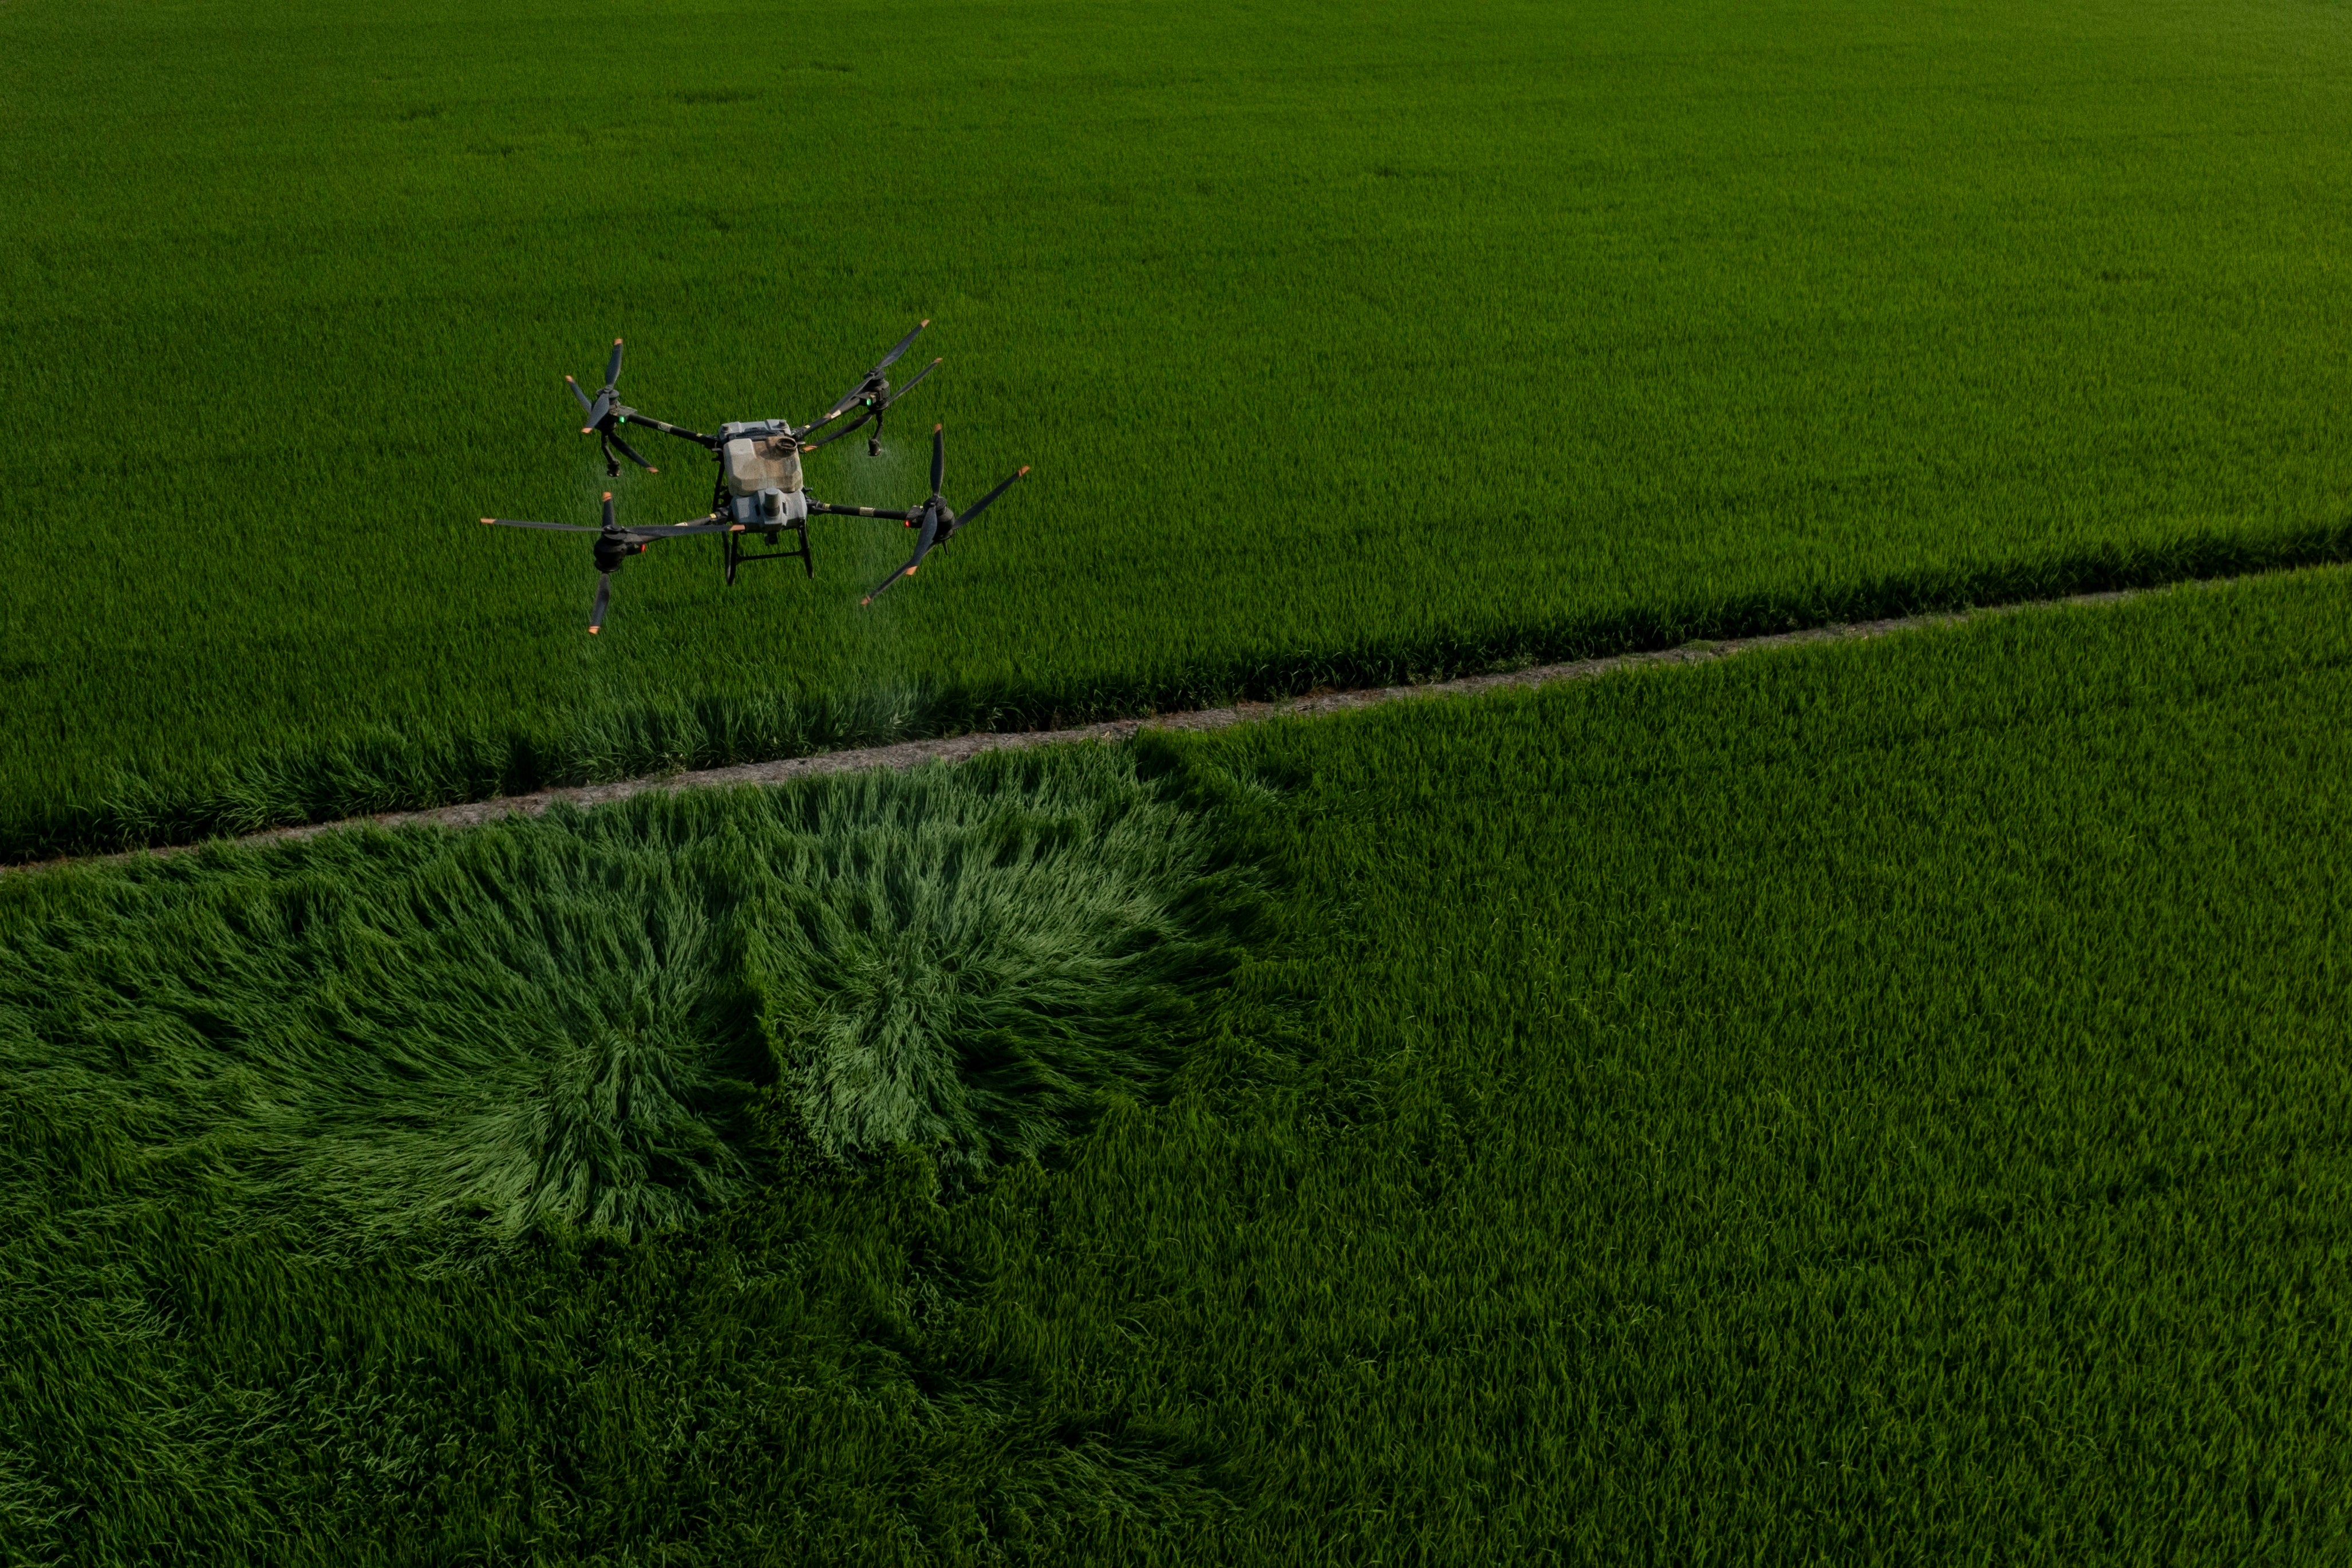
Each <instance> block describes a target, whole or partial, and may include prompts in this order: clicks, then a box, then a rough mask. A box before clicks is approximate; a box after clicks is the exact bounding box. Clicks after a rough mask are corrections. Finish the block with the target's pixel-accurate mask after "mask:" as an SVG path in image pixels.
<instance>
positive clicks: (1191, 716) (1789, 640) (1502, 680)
mask: <svg viewBox="0 0 2352 1568" xmlns="http://www.w3.org/2000/svg"><path fill="white" fill-rule="evenodd" d="M2304 570H2305V571H2327V570H2340V569H2332V568H2326V567H2321V568H2308V569H2304ZM2263 575H2266V576H2273V577H2283V576H2287V575H2291V574H2288V573H2268V574H2263ZM2245 580H2247V579H2236V578H2231V579H2221V580H2219V581H2221V582H2238V581H2245ZM2211 586H2214V584H2212V583H2199V582H2191V583H2182V584H2178V585H2175V586H2174V587H2171V588H2166V589H2154V590H2124V591H2115V592H2108V593H2083V594H2073V595H2069V596H2067V597H2065V598H2063V599H2052V600H2034V601H2027V602H2024V603H2020V604H2004V605H1992V606H1987V607H1983V608H1979V609H1975V610H1968V611H1955V612H1945V613H1940V614H1930V615H1906V616H1896V617H1892V618H1889V619H1885V620H1878V621H1861V622H1843V623H1840V624H1836V625H1831V626H1819V627H1811V628H1808V629H1806V630H1804V631H1799V632H1777V633H1774V634H1772V635H1770V636H1764V637H1741V638H1729V639H1726V640H1724V641H1721V642H1706V643H1687V644H1685V645H1684V646H1682V647H1679V648H1669V649H1664V650H1660V651H1658V652H1654V653H1624V654H1620V655H1617V656H1616V657H1613V658H1606V659H1578V660H1573V661H1570V662H1568V663H1565V664H1538V665H1533V666H1530V667H1529V668H1527V669H1524V670H1512V671H1505V672H1500V673H1497V674H1485V675H1469V676H1464V677H1462V678H1460V679H1456V680H1450V681H1435V682H1431V683H1428V684H1426V685H1403V686H1376V687H1369V688H1364V689H1360V690H1354V691H1328V692H1315V693H1311V694H1309V695H1306V696H1302V697H1297V698H1293V699H1291V700H1289V701H1286V702H1265V703H1237V704H1234V705H1231V706H1224V707H1213V708H1197V709H1192V710H1191V711H1187V712H1181V713H1166V714H1154V715H1151V716H1147V717H1139V718H1123V719H1111V720H1107V721H1104V722H1102V723H1097V724H1084V725H1073V726H1069V727H1063V728H1056V729H1037V730H1019V731H973V732H971V733H967V734H963V735H956V736H945V737H939V738H936V739H927V740H907V741H899V742H896V743H894V744H891V745H887V746H866V747H847V748H845V749H842V750H839V751H829V752H824V753H820V754H818V755H816V756H813V757H793V758H784V759H782V760H780V761H775V762H761V763H751V764H745V765H741V766H738V767H732V768H699V769H692V770H688V771H683V772H677V773H669V774H664V775H658V776H653V777H647V778H640V779H620V780H616V781H615V782H613V783H610V784H593V785H584V786H582V787H579V788H576V789H541V790H536V791H533V792H532V793H530V794H527V795H513V796H505V797H501V798H499V799H495V800H474V801H467V802H465V803H462V804H459V805H453V806H440V807H435V808H432V809H430V810H417V811H383V812H378V813H375V814H373V815H371V816H366V817H352V818H346V819H343V820H341V821H333V822H314V823H308V824H304V825H300V826H295V827H284V828H270V829H266V830H264V831H260V832H257V833H247V834H241V835H237V836H236V838H235V839H234V841H235V842H238V843H247V844H259V843H269V842H273V841H282V840H289V839H306V838H312V837H315V836H317V835H318V834H320V833H331V832H343V831H351V830H353V829H357V828H380V829H387V830H388V829H394V828H407V827H448V828H462V827H470V826H474V825H476V824H478V823H482V822H490V821H499V819H501V818H505V817H514V816H538V815H540V814H541V813H542V812H545V811H547V810H550V809H551V808H553V807H555V806H558V805H565V806H572V807H575V808H580V809H586V808H591V807H595V806H603V805H609V804H611V803H612V802H614V801H616V800H628V799H630V798H631V797H633V796H636V795H642V794H645V793H646V792H647V791H648V790H657V789H714V788H729V787H733V786H740V785H746V784H784V783H789V782H791V781H792V780H793V779H809V778H815V777H818V776H821V775H824V774H830V773H847V772H855V771H857V770H859V769H863V768H913V767H917V766H919V765H920V764H922V763H925V762H960V761H962V760H964V759H965V758H971V757H977V756H980V755H982V753H985V752H991V751H1005V750H1017V749H1022V748H1025V747H1034V746H1046V745H1053V744H1055V743H1060V742H1069V741H1081V740H1102V741H1118V740H1126V739H1129V738H1130V737H1133V736H1135V735H1137V734H1139V733H1140V732H1141V731H1144V730H1148V729H1175V730H1213V729H1223V728H1224V727H1227V726H1229V725H1235V724H1247V723H1255V722H1263V721H1265V720H1267V719H1276V718H1305V717H1312V716H1316V715H1318V714H1330V713H1343V712H1347V711H1349V710H1350V709H1355V708H1364V707H1371V706H1377V705H1379V704H1381V703H1389V702H1399V701H1403V700H1406V699H1409V698H1414V697H1443V696H1470V695H1477V694H1479V693H1482V692H1495V691H1512V690H1526V689H1528V688H1530V687H1536V686H1544V685H1552V684H1554V683H1556V682H1560V681H1589V680H1596V679H1599V678H1600V677H1601V676H1603V675H1610V674H1619V673H1622V672H1627V671H1633V670H1644V669H1659V668H1668V667H1672V666H1675V665H1683V664H1702V663H1706V662H1708V661H1712V660H1717V659H1727V658H1731V657H1733V656H1735V655H1738V654H1742V653H1769V652H1773V651H1776V650H1780V649H1786V648H1797V647H1803V646H1807V645H1809V644H1812V643H1835V642H1849V641H1853V640H1854V639H1857V638H1864V637H1883V636H1886V635H1889V634H1891V633H1894V632H1913V631H1925V630H1929V629H1932V628H1935V627H1939V626H1952V625H1958V624H1959V623H1960V622H1966V621H1970V620H1975V619H1979V618H1981V617H1984V616H1987V615H2012V614H2018V613H2021V612H2029V611H2035V610H2048V609H2053V608H2080V607H2084V606H2090V605H2099V604H2116V603H2121V602H2123V601H2126V600H2129V599H2134V598H2137V597H2141V596H2142V595H2143V594H2145V593H2148V592H2181V591H2197V590H2200V589H2204V588H2209V587H2211ZM220 841H221V840H219V839H215V840H212V841H211V842H220ZM202 847H204V846H203V845H201V844H184V845H171V846H165V847H161V848H156V849H152V850H136V851H130V852H124V853H122V854H117V855H100V856H83V857H68V858H64V859H58V860H49V861H42V862H35V863H32V864H27V865H19V866H0V875H7V874H10V873H25V872H34V871H39V870H43V869H45V868H48V867H53V866H58V865H68V864H76V863H80V862H84V861H89V860H124V859H128V858H131V856H132V855H136V854H153V855H175V854H184V853H186V852H188V851H189V850H192V849H200V848H202Z"/></svg>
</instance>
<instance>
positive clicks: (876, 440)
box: [866, 408, 883, 457]
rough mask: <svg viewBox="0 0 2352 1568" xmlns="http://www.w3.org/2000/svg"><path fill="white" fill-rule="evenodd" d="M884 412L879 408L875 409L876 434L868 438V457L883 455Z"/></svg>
mask: <svg viewBox="0 0 2352 1568" xmlns="http://www.w3.org/2000/svg"><path fill="white" fill-rule="evenodd" d="M882 412H883V411H882V410H880V409H878V408H877V409H876V410H875V411H874V434H871V435H869V436H867V437H866V456H868V457H879V456H881V455H882Z"/></svg>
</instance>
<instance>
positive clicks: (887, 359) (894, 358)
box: [867, 317, 931, 376]
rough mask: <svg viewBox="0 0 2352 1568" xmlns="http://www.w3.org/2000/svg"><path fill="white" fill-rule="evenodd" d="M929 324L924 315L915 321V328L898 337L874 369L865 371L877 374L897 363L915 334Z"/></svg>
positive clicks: (911, 343)
mask: <svg viewBox="0 0 2352 1568" xmlns="http://www.w3.org/2000/svg"><path fill="white" fill-rule="evenodd" d="M930 324H931V323H930V319H929V317H925V318H924V319H922V320H920V321H918V322H916V323H915V330H914V331H913V332H909V333H908V334H907V335H906V336H905V337H903V338H901V339H899V340H898V347H897V348H895V349H893V350H890V351H889V352H888V353H887V354H885V355H883V356H882V362H881V363H880V364H878V365H876V366H875V367H874V369H873V370H872V371H868V372H867V373H868V374H870V375H877V376H878V375H880V374H881V373H882V372H883V371H887V370H888V369H889V368H890V367H891V366H892V365H895V364H897V363H898V356H899V355H901V354H903V353H905V352H906V351H907V350H908V349H910V348H912V347H913V346H914V343H915V338H916V335H917V334H918V333H919V332H921V331H922V329H924V328H926V327H928V326H929V325H930Z"/></svg>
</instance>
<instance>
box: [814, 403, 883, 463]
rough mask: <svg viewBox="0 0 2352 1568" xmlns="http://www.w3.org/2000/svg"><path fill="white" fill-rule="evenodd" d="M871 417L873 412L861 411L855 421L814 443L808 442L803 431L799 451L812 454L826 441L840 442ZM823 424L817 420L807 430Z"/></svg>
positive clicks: (870, 410)
mask: <svg viewBox="0 0 2352 1568" xmlns="http://www.w3.org/2000/svg"><path fill="white" fill-rule="evenodd" d="M873 417H874V411H873V410H872V409H870V408H868V409H861V410H860V411H859V412H858V415H857V417H856V419H853V420H851V421H850V422H849V423H847V424H845V425H843V426H842V427H841V428H840V429H839V430H836V431H834V432H832V433H831V434H826V435H821V436H819V437H818V438H817V439H816V440H814V441H811V440H809V439H808V434H807V432H806V431H803V433H802V434H801V450H802V451H803V452H814V451H815V450H816V449H817V448H818V447H820V446H823V445H824V444H825V443H826V442H828V441H838V440H840V439H841V438H842V437H843V436H845V435H846V434H849V433H850V432H851V431H853V430H856V428H857V427H858V426H859V425H861V424H864V423H866V421H867V420H869V419H872V418H873ZM823 423H824V421H823V420H819V421H818V422H817V423H816V424H812V425H810V426H809V429H810V430H814V429H816V428H817V427H818V425H822V424H823Z"/></svg>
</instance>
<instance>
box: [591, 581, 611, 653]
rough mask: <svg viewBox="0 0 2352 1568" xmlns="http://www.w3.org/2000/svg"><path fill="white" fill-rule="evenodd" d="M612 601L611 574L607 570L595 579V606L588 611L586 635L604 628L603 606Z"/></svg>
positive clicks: (592, 634)
mask: <svg viewBox="0 0 2352 1568" xmlns="http://www.w3.org/2000/svg"><path fill="white" fill-rule="evenodd" d="M612 602H613V574H612V573H611V572H609V571H607V572H604V573H601V574H599V575H598V577H597V579H596V603H595V607H594V608H593V609H592V610H590V611H589V612H588V635H590V636H591V637H593V636H594V635H595V634H596V633H597V632H602V631H603V630H604V607H605V606H606V605H608V604H610V603H612Z"/></svg>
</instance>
